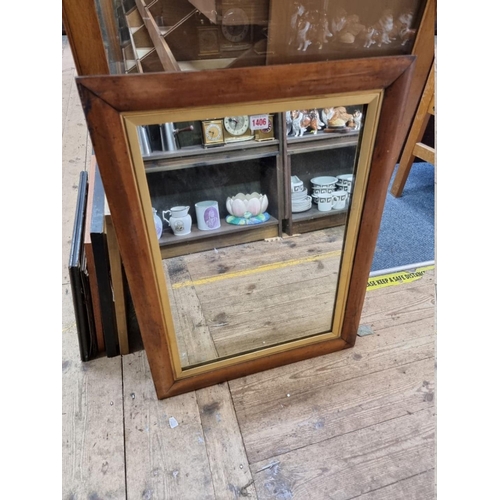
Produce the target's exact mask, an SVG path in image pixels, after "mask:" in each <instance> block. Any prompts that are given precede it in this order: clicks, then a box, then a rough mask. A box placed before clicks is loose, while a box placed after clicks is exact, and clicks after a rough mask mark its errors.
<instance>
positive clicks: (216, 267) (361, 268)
mask: <svg viewBox="0 0 500 500" xmlns="http://www.w3.org/2000/svg"><path fill="white" fill-rule="evenodd" d="M334 4H335V5H334ZM344 4H345V5H344ZM392 4H393V5H392ZM392 4H391V6H390V7H391V8H390V9H389V8H388V6H387V2H380V3H379V2H375V3H371V4H370V7H369V8H366V7H364V3H363V2H350V3H347V2H344V3H342V2H333V1H330V2H328V1H327V0H326V1H324V2H302V3H298V2H295V3H293V4H292V3H290V2H284V1H281V0H279V1H268V0H265V1H264V0H262V1H255V2H250V1H245V0H240V1H237V0H232V1H225V0H222V1H212V0H210V1H206V0H196V1H195V0H191V1H188V0H177V1H175V2H164V1H162V0H157V1H153V2H150V3H145V2H144V1H143V0H136V2H135V3H134V2H126V1H123V2H122V1H117V2H112V1H109V2H106V1H101V2H97V10H96V11H95V15H96V19H99V27H100V30H101V33H102V39H103V47H104V51H105V53H106V58H107V65H108V68H109V69H110V71H109V73H116V74H108V75H87V76H80V77H78V78H77V83H78V87H79V92H80V96H81V99H82V103H83V108H84V111H85V115H86V119H87V123H88V126H89V131H90V135H91V139H92V143H93V146H94V149H95V155H96V158H97V162H98V165H99V170H100V173H101V176H102V180H103V183H104V187H105V192H106V196H107V200H108V204H109V208H110V211H111V216H112V219H113V225H114V226H115V231H116V235H117V239H118V243H119V247H120V253H121V255H122V259H123V263H124V267H125V271H126V273H127V279H128V282H129V286H130V291H131V295H132V299H133V302H134V307H135V310H136V314H137V319H138V322H139V327H140V331H141V336H142V339H143V343H144V347H145V350H146V353H147V356H148V361H149V364H150V368H151V373H152V376H153V379H154V383H155V387H156V391H157V395H158V397H159V398H165V397H169V396H173V395H176V394H180V393H183V392H186V391H189V390H193V389H197V388H200V387H204V386H207V385H211V384H215V383H218V382H221V381H225V380H229V379H231V378H235V377H240V376H243V375H246V374H249V373H253V372H256V371H260V370H264V369H268V368H271V367H275V366H279V365H282V364H286V363H291V362H294V361H298V360H301V359H306V358H308V357H311V356H317V355H321V354H325V353H329V352H333V351H336V350H340V349H344V348H347V347H351V346H353V345H354V343H355V339H356V334H357V328H358V325H359V319H360V314H361V308H362V305H363V300H364V294H365V289H366V283H367V278H368V274H369V270H370V265H371V260H372V257H373V252H374V248H375V243H376V239H377V232H378V227H379V224H380V219H381V215H382V210H383V205H384V201H385V194H386V192H387V187H388V183H389V179H390V176H391V174H392V165H394V164H395V162H396V160H397V155H398V153H399V151H400V149H401V141H400V140H399V139H398V138H397V136H398V130H399V126H400V123H401V119H402V117H403V115H404V106H405V103H406V102H407V98H408V95H409V92H410V88H411V85H412V82H413V80H412V76H413V74H414V70H415V66H416V61H415V57H414V56H412V55H408V53H410V52H411V48H412V46H413V43H414V41H415V38H416V36H417V34H418V30H419V23H420V21H421V19H422V16H423V15H424V14H423V13H424V8H425V2H420V1H416V0H415V1H413V0H411V1H410V0H405V1H402V0H401V1H393V2H392ZM405 20H406V21H405ZM405 22H406V23H407V24H405ZM305 26H307V29H306V28H305ZM405 30H407V31H405ZM303 32H307V33H308V35H307V36H306V37H305V38H306V40H307V41H308V42H309V43H307V42H304V41H303V37H304V36H305V35H304V33H303ZM372 56H373V57H372Z"/></svg>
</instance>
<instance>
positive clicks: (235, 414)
mask: <svg viewBox="0 0 500 500" xmlns="http://www.w3.org/2000/svg"><path fill="white" fill-rule="evenodd" d="M227 389H228V391H229V397H230V398H231V404H232V405H233V411H234V416H235V418H236V423H237V424H238V430H239V432H240V436H241V443H242V444H243V449H244V450H245V457H246V459H247V464H248V470H249V471H250V476H251V477H252V481H253V482H254V483H255V476H254V475H253V472H252V468H251V467H250V465H251V464H250V460H249V458H248V451H247V445H246V443H245V435H244V434H243V430H242V429H241V424H240V419H239V418H238V412H237V411H236V406H235V404H234V399H233V391H232V390H231V385H230V383H229V382H227ZM248 486H249V485H247V487H248ZM243 489H244V488H243Z"/></svg>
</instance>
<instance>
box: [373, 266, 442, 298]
mask: <svg viewBox="0 0 500 500" xmlns="http://www.w3.org/2000/svg"><path fill="white" fill-rule="evenodd" d="M431 269H434V264H433V265H431V266H424V267H418V268H416V269H415V270H408V271H398V272H396V273H391V274H382V275H380V276H374V277H373V278H369V279H368V286H367V287H366V291H367V292H368V291H371V290H377V289H378V288H385V287H386V286H394V285H402V284H404V283H411V282H412V281H416V280H419V279H420V278H422V276H423V275H424V274H425V273H426V271H429V270H431Z"/></svg>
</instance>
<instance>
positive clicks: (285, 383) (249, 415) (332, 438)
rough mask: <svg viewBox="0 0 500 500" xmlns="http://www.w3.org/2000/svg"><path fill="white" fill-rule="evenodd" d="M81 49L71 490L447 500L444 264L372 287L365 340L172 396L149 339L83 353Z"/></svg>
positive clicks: (70, 130)
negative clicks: (439, 421)
mask: <svg viewBox="0 0 500 500" xmlns="http://www.w3.org/2000/svg"><path fill="white" fill-rule="evenodd" d="M68 51H69V46H68V45H67V42H65V39H64V37H63V51H62V56H63V68H62V79H63V95H62V103H63V109H62V111H63V112H62V119H63V161H62V179H63V195H62V197H63V200H62V205H63V220H62V222H63V231H62V246H63V262H62V270H63V272H62V312H63V313H62V353H61V354H62V388H63V391H62V412H63V417H62V458H63V460H62V464H63V466H62V498H63V499H64V500H89V499H93V500H97V499H112V500H122V499H123V500H125V499H130V500H132V499H133V500H135V499H139V500H157V499H160V500H163V499H165V500H167V499H169V500H170V499H171V500H190V499H193V500H199V499H211V500H212V499H234V500H236V499H241V498H257V499H279V500H288V499H293V500H296V499H307V500H311V499H314V500H323V499H325V500H327V499H329V500H331V499H333V500H348V499H349V500H351V499H352V500H354V499H356V500H383V499H384V500H399V499H404V500H432V499H434V498H435V474H434V468H435V397H434V393H435V325H434V318H435V275H434V272H433V271H427V272H426V273H425V274H424V276H422V278H420V279H419V280H416V281H414V282H408V283H404V284H401V285H397V286H390V287H387V288H381V289H376V290H371V291H369V292H367V295H366V299H365V304H364V307H363V314H362V318H361V324H362V325H365V326H367V327H369V328H370V329H371V330H372V331H373V334H372V335H368V336H364V337H358V340H357V343H356V346H355V347H354V348H353V349H348V350H345V351H342V352H337V353H333V354H331V355H327V356H322V357H318V358H315V359H310V360H305V361H302V362H300V363H295V364H293V365H288V366H285V367H281V368H277V369H274V370H269V371H266V372H262V373H258V374H255V375H252V376H248V377H244V378H241V379H237V380H233V381H231V382H229V383H224V384H219V385H216V386H214V387H210V388H207V389H203V390H200V391H195V392H192V393H189V394H185V395H182V396H177V397H174V398H171V399H167V400H164V401H158V400H157V399H156V394H155V391H154V385H153V382H152V379H151V375H150V371H149V365H148V363H147V358H146V355H145V352H144V351H139V352H135V353H132V354H128V355H126V356H117V357H115V358H106V357H102V358H99V359H96V360H94V361H91V362H89V363H82V362H81V361H80V359H79V350H78V340H77V333H76V322H75V317H74V311H73V304H72V300H71V290H70V287H69V283H68V282H69V279H68V275H67V262H68V255H69V247H70V238H71V232H72V228H73V217H74V212H75V203H76V194H77V183H78V176H79V172H80V171H81V170H85V169H86V168H87V166H88V161H89V154H90V148H91V145H90V141H89V140H88V134H87V132H86V128H85V122H84V119H83V113H82V110H81V106H80V103H79V99H78V96H77V93H76V88H75V86H74V76H75V72H74V64H73V61H72V59H71V54H70V53H69V52H68ZM317 243H318V245H317V248H318V249H319V250H320V251H321V248H322V247H321V242H320V241H318V242H317ZM330 243H333V242H330ZM271 244H276V245H278V244H279V245H287V246H288V247H289V248H291V249H293V250H294V252H296V253H294V254H292V255H297V256H300V257H303V256H304V255H307V253H308V252H307V250H304V255H302V254H301V252H302V250H301V247H300V243H299V242H298V240H297V239H296V238H289V239H288V240H281V241H279V242H278V241H277V242H275V243H270V245H271ZM225 252H226V250H225V249H220V250H219V253H217V252H215V251H214V252H212V253H211V254H210V253H207V254H206V256H205V257H204V258H205V259H206V261H207V262H209V264H210V266H211V267H210V266H209V267H210V269H211V270H215V272H218V271H220V270H222V272H223V273H230V272H233V271H239V270H241V269H244V268H245V266H247V265H248V262H249V260H248V259H250V258H251V246H247V245H243V247H242V254H241V260H238V261H233V262H234V264H231V265H232V266H233V268H232V269H228V267H229V266H228V265H227V264H226V262H227V260H225V259H224V257H225V255H227V254H226V253H225ZM199 255H200V257H198V258H200V259H201V254H199ZM263 262H264V261H263ZM202 264H203V261H200V262H199V266H198V267H196V266H193V267H192V273H191V274H190V275H189V279H198V278H201V277H203V276H206V274H205V275H204V274H203V272H202V271H203V265H202ZM219 266H222V267H219ZM224 266H226V267H224ZM238 266H239V267H238ZM196 269H198V270H196ZM187 289H188V287H187ZM191 292H192V290H191ZM187 295H189V294H187ZM185 299H186V304H185V305H184V306H183V307H188V305H187V303H188V297H185ZM205 326H206V327H208V325H205ZM192 341H193V342H196V341H197V339H196V338H194V339H192ZM212 349H215V347H214V346H213V345H212ZM189 362H192V361H189ZM174 419H175V420H174Z"/></svg>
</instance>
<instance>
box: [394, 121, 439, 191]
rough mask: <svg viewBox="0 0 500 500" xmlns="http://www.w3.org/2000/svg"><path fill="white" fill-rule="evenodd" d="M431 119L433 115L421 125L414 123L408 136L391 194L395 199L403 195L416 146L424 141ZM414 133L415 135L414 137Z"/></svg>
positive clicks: (421, 122)
mask: <svg viewBox="0 0 500 500" xmlns="http://www.w3.org/2000/svg"><path fill="white" fill-rule="evenodd" d="M430 117H431V115H429V114H427V115H426V116H425V117H424V119H423V120H421V121H420V123H419V124H415V123H414V125H413V126H412V128H411V131H410V135H409V136H408V141H407V142H406V146H405V147H404V149H403V154H402V155H401V160H400V162H399V167H398V170H397V172H396V176H395V177H394V181H393V183H392V186H391V194H392V195H393V196H394V197H395V198H399V197H400V196H401V195H402V194H403V189H404V187H405V184H406V180H407V179H408V175H410V170H411V167H412V165H413V162H414V161H415V155H414V154H413V151H414V149H415V144H416V143H418V142H420V141H421V140H422V137H423V136H424V133H425V128H426V127H427V124H428V123H429V118H430ZM415 125H417V126H415ZM412 132H413V133H414V134H413V137H412Z"/></svg>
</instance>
